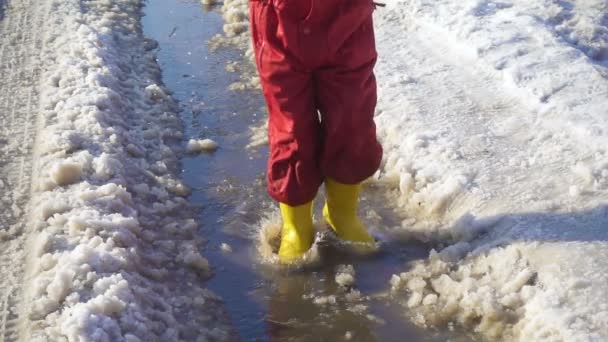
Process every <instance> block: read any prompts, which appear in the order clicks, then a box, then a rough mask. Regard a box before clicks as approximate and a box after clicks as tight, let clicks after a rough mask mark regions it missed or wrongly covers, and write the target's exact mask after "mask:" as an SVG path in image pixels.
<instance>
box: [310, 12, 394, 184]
mask: <svg viewBox="0 0 608 342" xmlns="http://www.w3.org/2000/svg"><path fill="white" fill-rule="evenodd" d="M359 25H360V26H359V27H358V29H356V30H355V31H354V33H353V34H352V35H351V36H350V37H349V38H348V39H346V41H345V42H344V44H343V45H342V46H341V47H340V48H339V49H337V52H336V54H335V55H333V56H332V57H331V58H330V61H331V62H330V63H328V65H329V67H326V68H321V69H319V70H317V71H316V72H315V90H316V95H317V100H318V102H319V108H320V112H321V115H322V126H323V131H324V139H325V141H324V146H323V153H322V157H321V170H322V172H323V175H324V176H326V177H330V178H332V179H334V180H336V181H338V182H340V183H344V184H356V183H360V182H361V181H363V180H365V179H366V178H368V177H370V176H372V175H373V174H374V173H375V172H376V170H377V169H378V167H379V166H380V162H381V159H382V147H381V146H380V144H379V143H378V141H377V140H376V125H375V124H374V120H373V119H374V110H375V107H376V79H375V77H374V73H373V68H374V65H375V62H376V57H377V54H376V49H375V41H374V31H373V23H372V16H371V14H370V15H369V17H368V18H366V19H364V21H363V22H361V23H359Z"/></svg>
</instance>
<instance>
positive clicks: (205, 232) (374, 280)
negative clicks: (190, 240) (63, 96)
mask: <svg viewBox="0 0 608 342" xmlns="http://www.w3.org/2000/svg"><path fill="white" fill-rule="evenodd" d="M217 10H218V9H217V8H213V7H204V6H203V5H201V2H200V1H193V0H191V1H185V0H182V1H179V0H148V1H147V2H146V8H145V13H146V16H145V17H144V18H143V24H144V32H145V34H146V36H148V37H150V38H153V39H155V40H157V41H158V42H159V48H158V54H157V55H158V61H159V64H160V65H161V68H162V70H163V81H164V83H165V84H166V85H167V87H168V88H169V89H171V90H172V91H173V92H174V94H173V96H174V97H175V99H177V100H178V101H179V102H180V106H181V109H182V112H181V117H182V119H183V121H184V122H185V124H186V137H187V138H188V139H189V138H211V139H213V140H215V141H217V142H218V143H219V145H220V149H219V150H218V151H217V152H215V153H213V154H202V155H197V156H189V157H186V158H184V160H183V161H182V162H183V169H184V170H183V175H182V178H183V179H184V181H185V182H186V183H187V184H188V185H189V186H190V187H191V188H192V189H193V193H192V196H191V198H190V200H191V202H192V203H193V204H194V205H195V206H197V207H198V208H199V213H200V216H199V220H200V222H201V224H202V227H203V228H202V231H201V234H202V236H203V237H204V238H206V239H207V241H208V244H207V249H206V250H205V255H206V256H207V257H208V259H209V261H210V262H211V264H212V265H213V267H214V273H215V275H214V277H213V278H212V279H211V280H210V281H209V283H208V286H209V288H210V289H211V290H213V291H214V292H216V293H217V294H219V295H220V296H222V298H223V299H224V301H225V304H226V307H227V309H228V311H229V314H230V316H231V319H232V322H233V323H234V325H235V327H236V329H237V330H238V334H239V336H240V338H241V339H242V340H247V341H303V340H311V339H314V340H317V341H324V340H328V341H334V340H348V339H351V340H355V341H374V340H378V341H390V340H393V341H394V340H415V341H445V340H448V339H450V340H468V339H467V338H464V337H463V336H464V335H463V334H458V335H459V336H456V333H455V332H450V331H429V330H421V329H420V328H417V327H415V326H414V325H412V324H411V323H409V322H407V321H406V320H405V319H404V317H403V316H402V312H401V311H402V310H403V309H402V308H400V307H397V306H396V305H394V304H392V303H391V301H387V300H379V299H378V300H376V299H371V300H366V301H362V302H360V303H350V302H347V301H346V298H347V295H346V293H347V292H349V291H352V290H345V289H344V288H341V287H340V286H338V285H337V284H336V282H335V280H334V279H335V268H336V266H338V265H340V264H352V265H353V266H354V268H355V271H356V283H355V288H356V289H357V290H359V291H360V292H361V293H362V294H363V296H372V297H373V296H374V295H375V294H377V293H380V292H382V291H386V290H387V289H388V286H389V279H390V277H391V275H392V274H393V273H396V272H401V271H403V270H404V264H405V263H406V262H407V261H410V260H414V259H420V258H425V257H426V256H427V255H428V250H427V248H426V247H425V246H423V245H421V244H416V243H412V242H406V241H401V242H399V241H398V240H397V239H388V241H387V242H386V243H385V244H384V246H383V248H382V250H381V252H380V253H378V254H376V255H374V256H373V257H366V258H353V257H352V256H350V257H349V256H345V255H334V256H332V257H331V258H328V259H326V260H325V262H324V266H323V267H320V268H317V269H315V270H312V271H306V272H299V273H295V274H289V275H287V274H285V273H284V272H280V271H277V270H273V269H272V268H269V267H268V266H264V265H262V264H260V263H259V262H257V261H256V260H258V258H257V254H256V250H255V241H254V239H255V237H256V230H257V229H258V228H257V225H258V224H259V222H260V219H261V218H262V217H263V216H265V215H267V214H268V213H269V212H271V211H273V210H275V209H274V208H275V206H274V204H273V203H272V201H271V200H270V199H269V197H268V196H267V195H266V193H265V189H264V169H265V165H266V160H265V158H266V153H267V150H266V148H265V147H261V148H258V149H256V150H255V151H251V150H247V149H246V148H245V146H246V145H247V144H248V143H249V136H250V130H249V129H250V127H251V126H253V125H256V126H257V125H259V124H260V123H261V122H262V121H263V119H264V115H265V109H264V102H263V99H262V97H261V94H260V93H259V91H240V92H232V91H229V90H227V89H228V86H229V85H230V84H231V83H233V82H235V81H238V79H239V75H238V74H233V73H229V72H227V71H225V64H226V62H227V61H233V60H238V59H240V58H241V56H240V55H241V51H238V50H235V49H227V48H224V49H219V50H217V51H214V52H210V51H209V49H208V46H207V41H208V40H209V39H210V38H211V37H213V36H214V35H215V34H217V33H218V32H220V31H221V28H222V25H223V22H222V18H221V16H220V14H219V13H218V11H217ZM381 191H382V190H381V189H373V188H372V189H370V188H368V189H367V190H366V194H365V198H364V200H363V201H362V208H363V211H364V212H368V213H371V215H365V216H366V220H367V222H369V223H370V224H371V225H373V226H374V227H375V228H376V230H375V233H378V234H379V235H381V236H390V235H391V234H390V229H386V228H390V227H394V226H396V225H398V222H399V221H398V220H396V217H395V214H394V213H392V212H390V210H388V209H378V208H383V207H384V204H385V199H384V196H382V193H381ZM320 203H321V201H318V203H317V204H318V206H319V205H320ZM319 212H320V211H319V208H317V213H319ZM374 213H375V214H374ZM393 221H394V222H393ZM222 244H228V245H229V246H230V248H231V249H232V251H231V252H227V251H225V250H223V249H222V248H221V247H220V246H221V245H222ZM331 296H335V298H336V303H335V304H332V303H329V304H318V303H315V298H316V301H317V302H318V301H322V300H323V299H325V300H329V301H330V302H331V298H332V297H331ZM357 305H359V306H357ZM360 305H365V310H363V312H361V310H362V309H363V307H361V306H360Z"/></svg>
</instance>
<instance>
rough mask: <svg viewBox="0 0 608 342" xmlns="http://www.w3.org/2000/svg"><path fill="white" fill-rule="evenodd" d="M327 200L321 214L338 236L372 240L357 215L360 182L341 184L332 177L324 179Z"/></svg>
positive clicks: (345, 238)
mask: <svg viewBox="0 0 608 342" xmlns="http://www.w3.org/2000/svg"><path fill="white" fill-rule="evenodd" d="M325 190H326V193H327V194H326V195H327V201H326V202H325V207H324V208H323V216H324V217H325V220H326V221H327V223H328V224H329V225H330V226H331V228H332V229H333V230H334V231H335V232H336V234H337V235H338V237H339V238H341V239H343V240H347V241H354V242H374V238H373V237H372V236H371V234H370V233H369V232H368V231H367V229H365V227H364V226H363V223H361V220H360V219H359V217H358V216H357V203H358V202H359V193H360V192H361V184H354V185H349V184H342V183H338V182H336V181H334V180H332V179H329V178H328V179H326V180H325Z"/></svg>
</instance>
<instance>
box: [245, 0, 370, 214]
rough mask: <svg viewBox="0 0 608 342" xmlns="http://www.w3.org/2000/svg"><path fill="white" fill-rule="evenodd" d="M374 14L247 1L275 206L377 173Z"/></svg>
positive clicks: (354, 0)
mask: <svg viewBox="0 0 608 342" xmlns="http://www.w3.org/2000/svg"><path fill="white" fill-rule="evenodd" d="M373 10H374V5H373V3H372V0H250V18H251V31H252V37H253V44H254V50H255V57H256V64H257V68H258V72H259V75H260V80H261V83H262V89H263V92H264V97H265V99H266V103H267V106H268V111H269V127H268V136H269V143H270V156H269V158H268V173H267V181H268V183H267V187H268V193H269V194H270V196H271V197H272V198H274V199H275V200H277V201H279V202H282V203H286V204H289V205H292V206H296V205H301V204H304V203H307V202H309V201H311V200H313V199H314V197H315V196H316V194H317V191H318V189H319V187H320V185H321V184H322V183H323V180H324V179H325V178H326V177H329V178H332V179H334V180H335V181H337V182H340V183H344V184H355V183H359V182H361V181H363V180H364V179H366V178H368V177H370V176H372V175H373V174H374V173H375V172H376V170H377V169H378V167H379V166H380V162H381V159H382V147H381V146H380V144H379V143H378V141H377V139H376V126H375V124H374V120H373V116H374V109H375V106H376V80H375V77H374V73H373V68H374V65H375V63H376V58H377V54H376V48H375V40H374V30H373V22H372V12H373Z"/></svg>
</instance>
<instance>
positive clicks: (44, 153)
mask: <svg viewBox="0 0 608 342" xmlns="http://www.w3.org/2000/svg"><path fill="white" fill-rule="evenodd" d="M50 1H51V2H52V6H53V11H52V14H51V18H50V21H49V23H48V28H47V31H46V32H47V35H46V42H45V43H46V46H45V49H44V51H43V52H42V53H43V54H44V56H45V58H46V60H47V63H46V67H45V70H44V71H43V82H44V83H43V91H42V94H41V103H42V104H41V111H42V114H43V116H42V122H40V125H39V127H40V132H39V136H38V139H37V151H36V159H35V160H36V176H35V177H34V180H35V182H36V183H37V184H36V186H35V189H34V190H35V194H34V200H33V202H34V206H33V207H35V208H37V209H36V211H35V212H34V213H33V215H32V218H31V219H32V225H31V226H32V229H33V231H32V234H31V236H32V238H31V239H30V241H29V249H28V251H29V253H28V255H29V260H28V265H29V271H28V272H29V275H28V277H26V279H29V283H28V284H27V288H26V291H25V292H26V296H27V300H28V302H29V308H30V319H31V324H30V329H29V334H30V336H29V337H28V338H26V339H27V340H38V341H46V340H64V339H67V340H69V341H158V340H172V341H173V340H198V339H200V338H203V339H211V340H217V339H219V340H221V339H227V338H229V336H231V335H230V329H229V326H228V324H227V322H226V321H227V320H226V317H225V315H224V311H223V308H222V304H221V300H220V299H219V298H218V297H216V296H215V295H214V294H212V293H211V292H210V291H208V290H206V289H205V288H204V287H202V284H203V281H204V280H205V279H206V278H208V277H209V276H210V268H209V263H208V262H207V260H206V259H205V258H204V257H203V256H202V255H201V254H200V251H201V249H202V241H201V240H200V239H199V238H198V237H197V229H198V227H197V223H196V222H195V221H194V220H193V219H192V217H193V214H192V212H191V211H190V209H189V206H188V203H187V201H186V199H185V198H184V196H185V195H187V194H188V193H189V191H188V189H187V187H186V186H185V185H183V184H182V183H181V182H180V180H179V179H178V178H177V175H178V174H179V159H178V156H179V155H180V154H181V151H180V145H181V140H182V126H181V122H180V120H179V117H178V116H177V114H176V113H177V110H178V107H177V105H176V103H174V102H173V100H172V99H171V97H170V94H169V92H168V91H167V90H166V89H165V88H164V87H163V86H162V85H161V84H160V69H159V67H158V65H157V64H156V62H155V56H154V54H153V53H152V52H150V51H149V50H150V48H149V47H150V44H149V42H148V41H146V40H145V39H144V38H143V36H142V33H141V27H140V17H141V15H142V13H141V6H142V3H141V2H140V1H137V0H124V1H108V0H88V1H76V0H68V1H64V0H61V1H59V0H50Z"/></svg>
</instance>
